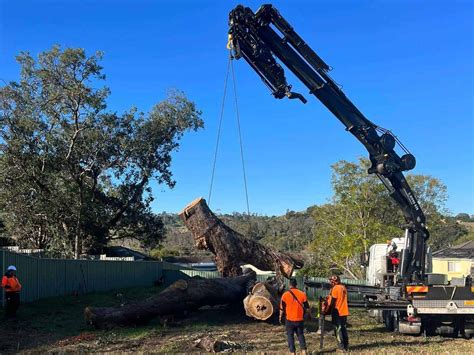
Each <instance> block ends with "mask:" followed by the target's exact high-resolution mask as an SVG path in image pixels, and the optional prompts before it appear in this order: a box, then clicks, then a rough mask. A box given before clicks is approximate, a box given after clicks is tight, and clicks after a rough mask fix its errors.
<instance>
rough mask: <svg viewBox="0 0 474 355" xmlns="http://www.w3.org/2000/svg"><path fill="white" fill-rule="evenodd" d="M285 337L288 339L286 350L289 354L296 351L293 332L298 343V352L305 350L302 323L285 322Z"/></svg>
mask: <svg viewBox="0 0 474 355" xmlns="http://www.w3.org/2000/svg"><path fill="white" fill-rule="evenodd" d="M285 324H286V336H287V337H288V348H289V349H290V352H291V353H294V352H295V351H296V349H295V332H296V335H297V336H298V341H299V343H300V350H306V340H305V339H304V322H303V321H301V322H293V321H290V320H287V321H286V323H285Z"/></svg>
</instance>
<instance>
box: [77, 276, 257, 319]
mask: <svg viewBox="0 0 474 355" xmlns="http://www.w3.org/2000/svg"><path fill="white" fill-rule="evenodd" d="M255 278H256V275H255V272H254V271H251V270H246V272H245V274H244V275H242V276H238V277H234V278H217V279H202V278H190V279H187V280H178V281H176V282H175V283H173V284H172V285H171V286H169V287H167V288H166V289H164V290H163V291H162V292H160V293H159V294H157V295H155V296H152V297H149V298H147V299H145V300H143V301H140V302H134V303H130V304H127V305H125V306H123V307H103V308H96V307H87V308H86V309H85V310H84V316H85V319H86V322H87V324H90V325H94V326H95V327H97V328H111V327H114V326H116V325H130V324H144V323H147V322H148V321H150V320H151V319H153V318H155V317H158V316H168V315H179V314H182V313H183V312H185V311H191V310H195V309H198V308H200V307H202V306H214V305H221V304H231V303H240V302H242V300H243V298H244V297H245V295H246V294H247V290H248V288H249V286H250V285H252V284H253V283H254V282H255Z"/></svg>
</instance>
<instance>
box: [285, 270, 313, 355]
mask: <svg viewBox="0 0 474 355" xmlns="http://www.w3.org/2000/svg"><path fill="white" fill-rule="evenodd" d="M296 286H297V282H296V279H294V278H292V279H290V289H289V290H288V291H286V292H285V293H283V295H282V296H281V302H280V323H282V321H283V316H285V318H286V320H285V326H286V335H287V337H288V348H289V349H290V353H291V354H295V351H296V348H295V333H296V335H297V336H298V342H299V343H300V349H301V353H302V354H303V355H306V340H305V338H304V315H305V313H306V314H308V315H310V313H309V303H308V298H307V297H306V294H305V293H304V292H303V291H300V290H298V289H297V288H296Z"/></svg>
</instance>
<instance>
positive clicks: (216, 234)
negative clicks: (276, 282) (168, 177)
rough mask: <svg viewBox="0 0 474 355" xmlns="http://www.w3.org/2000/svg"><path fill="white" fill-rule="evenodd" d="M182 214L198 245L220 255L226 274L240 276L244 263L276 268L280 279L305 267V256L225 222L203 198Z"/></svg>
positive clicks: (218, 257)
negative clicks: (280, 248)
mask: <svg viewBox="0 0 474 355" xmlns="http://www.w3.org/2000/svg"><path fill="white" fill-rule="evenodd" d="M179 215H180V216H181V218H182V220H183V221H184V224H185V225H186V227H187V228H188V229H189V230H190V231H191V233H192V235H193V237H194V240H195V243H196V247H197V248H198V249H204V250H209V251H211V252H212V253H213V254H214V255H215V256H216V264H217V269H218V270H219V272H221V273H222V275H223V276H224V277H231V276H237V275H240V274H241V273H242V270H241V268H240V265H241V264H251V265H253V266H255V267H257V268H258V269H260V270H265V271H275V272H276V274H277V278H278V279H280V276H281V275H283V276H285V277H287V278H289V277H291V275H292V273H293V270H295V269H299V268H301V267H303V264H304V262H303V260H302V259H301V258H299V257H297V256H295V255H290V254H288V253H281V252H279V251H277V250H275V249H273V248H270V247H266V246H264V245H262V244H260V243H258V242H256V241H254V240H251V239H248V238H246V237H244V236H243V235H242V234H240V233H238V232H236V231H234V230H233V229H231V228H230V227H228V226H227V225H225V224H224V223H223V222H222V221H221V220H220V219H219V218H218V217H217V216H216V215H215V214H214V213H213V212H212V211H211V210H210V209H209V207H208V205H207V203H206V200H204V199H203V198H198V199H196V200H194V201H193V202H191V203H190V204H189V205H188V206H186V207H185V208H184V210H183V211H181V212H180V214H179Z"/></svg>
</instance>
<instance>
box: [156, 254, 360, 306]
mask: <svg viewBox="0 0 474 355" xmlns="http://www.w3.org/2000/svg"><path fill="white" fill-rule="evenodd" d="M165 264H166V263H165ZM163 273H164V279H165V283H166V285H170V284H172V283H173V282H175V281H177V280H179V279H183V278H184V279H186V278H189V277H194V276H200V277H204V278H211V279H212V278H216V277H221V276H220V274H219V273H218V272H217V271H197V270H186V269H182V268H180V267H177V266H174V265H172V264H168V265H164V266H163ZM267 278H268V275H257V281H266V280H267ZM306 280H308V281H313V282H321V283H325V282H327V278H324V277H309V278H306ZM296 281H297V282H298V287H299V288H300V289H302V288H303V287H304V278H303V277H296ZM341 282H342V283H343V284H345V285H366V282H365V281H364V280H351V279H341ZM285 286H286V287H287V288H288V287H289V285H288V280H286V279H285ZM305 292H306V294H307V296H308V298H309V299H311V300H318V299H319V296H323V297H324V296H327V295H328V294H329V289H327V288H326V289H323V288H315V287H311V288H306V289H305ZM348 299H349V301H362V300H363V299H364V298H363V296H362V295H359V294H357V293H352V292H349V293H348Z"/></svg>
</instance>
